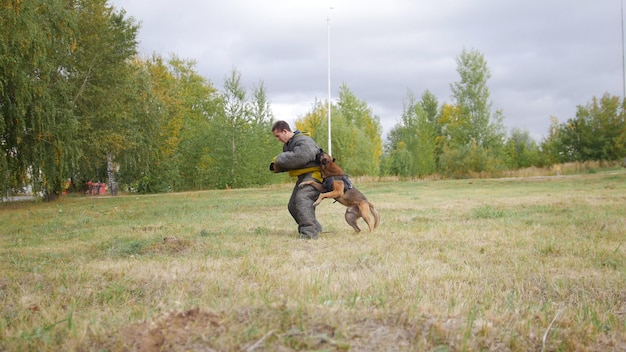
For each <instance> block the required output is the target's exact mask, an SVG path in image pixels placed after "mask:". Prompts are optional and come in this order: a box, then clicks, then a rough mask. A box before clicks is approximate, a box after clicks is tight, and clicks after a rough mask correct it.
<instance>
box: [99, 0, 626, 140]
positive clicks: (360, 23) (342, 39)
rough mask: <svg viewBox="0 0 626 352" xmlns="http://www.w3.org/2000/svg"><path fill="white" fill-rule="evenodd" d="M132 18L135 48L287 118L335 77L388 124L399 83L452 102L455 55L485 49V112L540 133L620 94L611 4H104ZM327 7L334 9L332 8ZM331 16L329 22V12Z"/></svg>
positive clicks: (189, 0) (617, 31) (315, 0)
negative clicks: (262, 97) (259, 91)
mask: <svg viewBox="0 0 626 352" xmlns="http://www.w3.org/2000/svg"><path fill="white" fill-rule="evenodd" d="M110 4H111V5H112V6H114V7H116V8H118V9H121V8H124V9H125V10H126V11H127V14H128V15H129V16H133V17H134V18H135V19H136V20H137V21H139V22H140V23H141V25H142V28H141V30H140V33H139V40H140V50H141V51H142V53H144V54H151V53H153V52H156V53H159V54H161V55H163V56H168V55H169V54H171V53H175V54H176V55H178V56H179V57H182V58H186V59H193V60H196V62H197V70H198V72H199V73H200V74H202V75H203V76H205V77H206V78H207V79H209V80H210V81H211V82H212V83H213V84H214V85H216V86H217V87H221V85H222V83H223V80H224V78H225V77H226V76H227V75H228V74H229V73H230V71H231V70H232V69H233V68H236V69H237V70H238V71H239V72H240V73H241V74H242V79H243V83H244V84H245V85H246V87H247V88H252V87H253V86H255V85H258V83H259V82H260V81H263V83H264V85H265V87H266V88H267V92H268V97H269V99H270V100H271V102H272V107H273V110H274V112H275V114H276V117H277V118H280V119H285V120H288V121H293V120H294V119H295V118H297V117H299V116H302V115H304V114H305V113H306V112H307V111H309V110H310V108H311V105H312V104H313V103H314V102H315V100H316V99H318V100H320V99H322V100H323V99H326V98H327V94H328V93H327V85H328V80H327V74H328V71H327V64H328V51H327V48H328V40H327V39H328V38H327V30H328V29H329V28H330V58H331V90H332V92H333V94H332V97H333V99H336V96H337V91H338V89H339V86H340V85H341V84H343V83H345V84H346V85H347V86H348V87H349V88H350V89H351V90H352V91H353V92H354V93H355V94H356V96H357V97H358V98H359V99H362V100H365V101H366V102H367V103H368V104H369V105H370V107H372V109H373V111H374V114H376V115H377V116H378V117H380V119H381V123H382V124H383V127H384V129H385V131H388V130H389V129H390V128H391V127H392V126H393V125H395V124H396V123H397V121H399V119H400V114H401V111H402V103H403V100H404V99H405V97H406V94H407V91H408V90H410V91H412V92H413V93H414V94H415V95H416V96H418V97H419V96H421V94H422V93H423V92H424V91H425V90H430V91H431V92H432V93H433V94H435V95H436V96H437V97H438V99H439V101H440V102H450V84H451V83H453V82H455V81H457V80H458V78H459V77H458V74H457V73H456V62H455V58H456V57H457V56H458V55H459V54H460V53H461V51H462V50H463V49H464V48H465V49H476V50H478V51H479V52H481V53H483V54H484V55H485V58H486V60H487V63H488V67H489V69H490V70H491V76H492V77H491V79H490V81H489V82H488V84H489V89H490V91H491V100H492V102H493V108H494V109H499V110H502V112H503V114H504V116H505V120H504V123H505V125H506V126H507V127H508V128H509V129H510V128H513V127H517V128H523V129H526V130H529V131H530V132H531V134H532V135H533V136H535V137H536V138H540V137H541V136H543V135H545V134H546V133H547V131H548V127H549V124H550V116H556V117H557V118H558V119H559V121H561V122H562V121H565V120H566V119H568V118H572V117H574V116H575V112H576V106H577V105H584V104H586V103H588V102H589V101H590V100H591V98H592V97H593V96H601V95H602V94H604V93H606V92H608V93H610V94H612V95H622V90H623V89H622V77H623V66H622V45H621V40H622V39H621V38H622V37H621V14H620V2H618V1H617V0H614V1H602V2H598V1H591V0H581V1H576V2H572V1H565V0H551V1H539V0H529V1H525V2H522V1H518V2H508V1H498V0H475V1H463V0H443V1H442V0H438V1H434V0H431V1H413V0H391V1H386V2H382V1H374V0H366V1H357V0H343V1H342V0H334V1H332V0H331V1H319V0H297V1H294V0H266V1H253V0H231V1H224V2H206V1H202V0H183V1H180V2H171V1H164V0H151V1H147V0H113V1H110ZM330 7H332V8H333V9H332V10H330ZM328 17H329V18H330V27H329V26H328V22H327V18H328Z"/></svg>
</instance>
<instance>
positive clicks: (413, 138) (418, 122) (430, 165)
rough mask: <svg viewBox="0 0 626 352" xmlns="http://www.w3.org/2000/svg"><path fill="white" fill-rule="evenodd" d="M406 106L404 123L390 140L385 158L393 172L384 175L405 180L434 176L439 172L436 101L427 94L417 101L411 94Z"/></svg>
mask: <svg viewBox="0 0 626 352" xmlns="http://www.w3.org/2000/svg"><path fill="white" fill-rule="evenodd" d="M403 106H404V107H403V112H402V121H401V122H400V124H398V125H396V126H395V127H394V128H393V129H392V131H390V133H389V136H388V143H387V152H388V154H387V156H386V157H388V158H391V159H392V160H391V161H390V163H388V164H386V165H389V166H391V167H392V169H391V170H388V171H385V174H394V175H399V176H403V177H409V176H411V177H415V176H418V177H419V176H423V175H429V174H432V173H433V172H435V170H436V157H437V155H436V153H437V144H436V143H437V134H438V132H437V131H438V129H439V125H438V121H437V114H438V112H437V106H438V103H437V99H436V98H435V97H434V95H432V93H430V92H429V91H426V92H425V93H424V94H423V95H422V100H420V101H416V99H415V96H414V95H413V93H412V92H410V91H409V92H408V93H407V97H406V99H405V101H404V103H403ZM398 158H401V159H402V160H400V159H398ZM404 159H406V160H404Z"/></svg>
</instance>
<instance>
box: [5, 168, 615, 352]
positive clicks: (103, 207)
mask: <svg viewBox="0 0 626 352" xmlns="http://www.w3.org/2000/svg"><path fill="white" fill-rule="evenodd" d="M356 186H357V187H358V188H360V189H361V190H362V191H363V192H364V193H365V194H366V195H367V196H368V198H369V199H370V200H371V201H372V202H373V203H375V204H376V206H377V208H378V209H379V212H380V214H381V218H382V223H381V225H380V227H379V228H378V229H377V230H376V231H375V232H374V233H371V234H370V233H368V232H366V231H365V232H363V233H361V234H358V235H356V234H354V233H353V232H352V229H351V228H350V227H349V226H348V225H347V224H346V223H345V222H344V220H343V212H344V208H343V207H342V206H341V205H339V204H332V202H331V201H326V202H323V203H322V204H321V205H320V207H319V209H318V217H319V220H320V222H322V224H323V225H324V226H325V231H326V232H325V233H323V234H322V235H321V238H320V239H319V240H317V241H305V240H299V239H297V238H296V231H295V224H294V223H293V220H291V218H290V217H289V215H288V212H287V209H286V203H287V200H288V197H289V193H290V191H291V185H281V186H273V187H269V188H264V189H254V190H228V191H209V192H195V193H184V194H166V195H157V196H121V197H116V198H83V197H77V198H72V197H69V198H65V199H63V200H61V201H60V202H57V203H52V204H43V203H12V204H3V205H2V206H0V223H2V227H1V230H0V232H1V237H0V257H1V258H2V260H1V261H0V298H1V300H0V302H1V303H0V350H11V351H13V350H77V351H91V350H109V351H126V350H137V351H152V350H155V351H156V350H175V351H189V350H191V351H213V350H215V351H293V350H327V351H346V350H353V351H393V350H397V351H423V350H434V351H459V350H481V349H484V350H497V351H507V350H510V351H541V350H545V351H555V350H565V351H568V350H590V351H626V347H625V346H626V261H625V257H626V255H625V254H626V245H624V241H625V240H626V235H625V232H626V231H625V229H626V220H625V219H624V214H626V172H624V171H623V170H612V171H606V172H596V173H592V174H584V175H570V176H562V177H531V178H515V179H512V178H509V179H482V180H457V181H418V182H392V181H381V182H360V183H357V184H356Z"/></svg>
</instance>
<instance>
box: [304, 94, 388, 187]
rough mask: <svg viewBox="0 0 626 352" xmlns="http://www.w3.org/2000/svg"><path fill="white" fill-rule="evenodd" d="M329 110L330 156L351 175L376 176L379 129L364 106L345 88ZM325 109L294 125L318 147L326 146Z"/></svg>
mask: <svg viewBox="0 0 626 352" xmlns="http://www.w3.org/2000/svg"><path fill="white" fill-rule="evenodd" d="M331 108H332V109H333V110H332V115H331V116H332V121H331V123H332V128H331V132H332V143H333V144H332V152H333V157H335V158H336V159H337V160H338V161H339V163H340V164H341V167H342V168H343V169H344V171H346V172H347V173H349V174H350V175H354V176H359V175H378V174H379V172H380V157H381V155H382V137H381V134H382V127H381V126H380V121H379V118H378V117H377V116H375V115H374V114H373V111H372V109H371V108H370V107H369V106H368V105H367V103H366V102H364V101H361V100H359V99H358V98H357V97H356V96H355V95H354V93H353V92H352V91H350V89H349V88H348V86H347V85H345V84H343V85H342V86H341V88H340V90H339V100H338V102H337V106H336V107H335V106H333V107H331ZM327 110H328V108H327V107H326V106H324V105H323V104H321V103H318V104H316V105H314V106H313V111H311V112H309V113H308V114H306V115H305V116H304V117H301V118H299V119H298V120H297V121H296V128H298V129H300V130H307V131H308V132H310V133H311V136H312V137H313V139H315V141H316V142H317V143H318V145H319V146H320V147H322V148H325V146H326V145H328V120H327V118H326V116H328V115H327Z"/></svg>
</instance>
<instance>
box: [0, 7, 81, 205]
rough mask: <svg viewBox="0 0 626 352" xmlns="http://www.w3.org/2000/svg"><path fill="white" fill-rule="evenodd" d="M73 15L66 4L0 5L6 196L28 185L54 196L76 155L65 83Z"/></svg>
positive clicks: (0, 129)
mask: <svg viewBox="0 0 626 352" xmlns="http://www.w3.org/2000/svg"><path fill="white" fill-rule="evenodd" d="M76 31H77V21H76V12H75V11H74V9H73V8H71V7H68V6H66V3H65V2H64V1H60V0H57V1H36V0H34V1H27V2H3V3H2V7H1V8H0V43H2V44H0V82H1V83H0V111H1V114H2V120H3V121H2V123H0V146H1V147H2V158H3V161H2V162H1V163H0V166H1V167H2V169H0V171H2V179H1V181H2V185H1V186H0V187H2V191H3V193H4V192H6V191H9V190H10V189H14V188H21V187H23V186H25V185H26V184H30V185H32V186H33V191H35V192H41V193H42V194H43V195H44V197H45V198H46V199H48V200H51V199H54V198H56V196H58V195H59V194H60V193H61V191H62V187H63V182H64V180H65V179H66V178H67V177H68V176H69V168H70V165H71V163H72V161H73V160H75V159H76V157H77V153H78V150H77V146H76V144H75V143H74V140H75V136H76V135H77V133H78V120H77V118H76V116H75V115H74V113H73V110H72V105H71V96H72V91H71V89H70V86H69V85H68V84H67V75H68V72H70V71H71V70H73V66H72V61H71V56H72V54H73V52H74V51H75V43H76Z"/></svg>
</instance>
